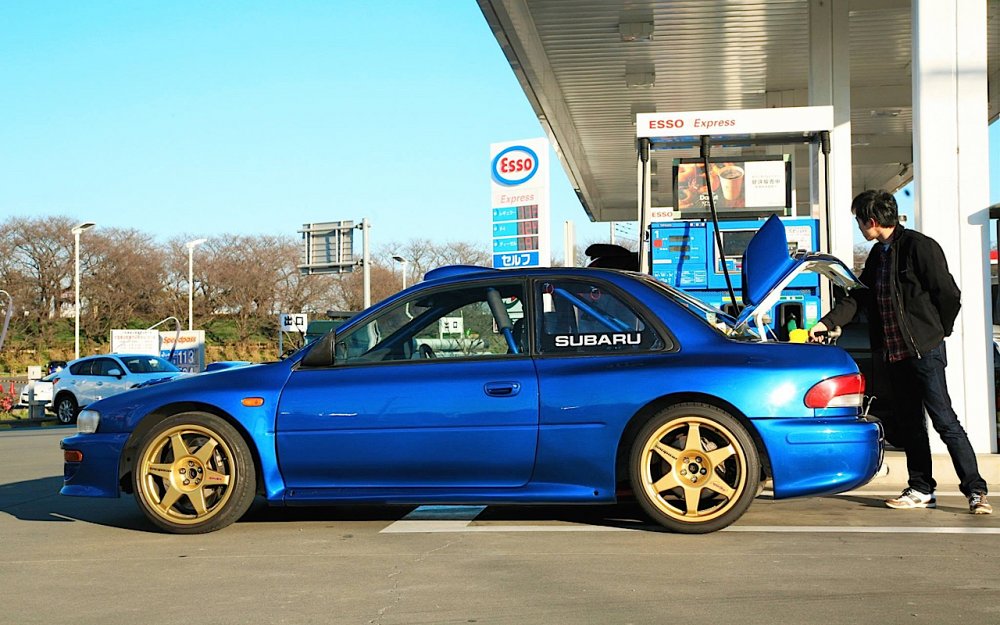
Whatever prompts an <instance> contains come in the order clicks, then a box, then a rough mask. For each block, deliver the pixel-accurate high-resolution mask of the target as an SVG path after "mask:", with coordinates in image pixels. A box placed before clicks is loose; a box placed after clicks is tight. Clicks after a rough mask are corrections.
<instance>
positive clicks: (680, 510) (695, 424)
mask: <svg viewBox="0 0 1000 625" xmlns="http://www.w3.org/2000/svg"><path fill="white" fill-rule="evenodd" d="M629 474H630V475H629V477H630V480H631V482H632V490H633V491H634V493H635V497H636V499H637V500H638V501H639V504H640V505H641V506H642V508H643V510H644V511H645V512H646V514H648V515H649V516H650V517H651V518H652V519H653V520H655V521H656V522H657V523H659V524H661V525H663V526H664V527H666V528H667V529H669V530H672V531H674V532H679V533H682V534H706V533H708V532H714V531H717V530H720V529H722V528H724V527H726V526H728V525H730V524H731V523H733V522H734V521H736V520H737V519H739V518H740V517H741V516H743V513H744V512H745V511H746V509H747V508H748V507H749V506H750V504H751V502H753V499H754V497H755V496H756V494H757V486H758V485H759V483H760V459H759V458H758V455H757V448H756V447H755V446H754V443H753V439H751V438H750V434H749V433H748V432H747V430H746V428H744V427H743V425H742V424H741V423H740V422H739V421H737V420H736V419H735V418H733V417H732V416H731V415H729V414H727V413H725V412H723V411H722V410H719V409H718V408H715V407H714V406H709V405H708V404H697V403H685V404H678V405H676V406H671V407H670V408H667V409H665V410H662V411H660V412H659V413H657V414H656V415H655V416H653V417H652V418H651V419H650V420H649V421H648V422H647V423H646V425H645V426H643V428H642V429H641V430H640V431H639V434H638V435H637V436H636V439H635V442H634V443H633V445H632V452H631V454H630V455H629Z"/></svg>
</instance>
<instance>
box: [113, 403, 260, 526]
mask: <svg viewBox="0 0 1000 625" xmlns="http://www.w3.org/2000/svg"><path fill="white" fill-rule="evenodd" d="M132 482H133V486H134V489H133V490H134V492H135V498H136V501H137V502H138V504H139V508H140V509H141V510H142V511H143V513H144V514H145V515H146V517H147V518H148V519H149V520H150V521H152V523H153V524H154V525H156V526H157V527H158V528H160V529H161V530H163V531H166V532H170V533H173V534H203V533H207V532H214V531H215V530H218V529H222V528H223V527H226V526H227V525H230V524H232V523H233V522H235V521H236V520H237V519H239V518H240V517H241V516H243V514H244V513H246V511H247V509H249V507H250V504H251V503H253V498H254V492H255V491H256V475H255V473H254V465H253V460H252V458H251V457H250V449H249V447H248V446H247V444H246V441H244V440H243V437H242V436H240V433H239V432H237V431H236V429H235V428H234V427H233V426H232V425H230V424H229V423H228V422H227V421H225V420H224V419H222V418H220V417H217V416H215V415H213V414H208V413H204V412H188V413H183V414H178V415H174V416H172V417H168V418H166V419H164V420H163V421H161V422H160V423H158V424H157V425H156V426H155V427H154V428H153V429H152V430H150V432H149V433H148V434H146V436H145V437H144V438H143V440H142V442H141V443H140V445H139V451H138V453H137V454H136V460H135V464H134V465H133V467H132Z"/></svg>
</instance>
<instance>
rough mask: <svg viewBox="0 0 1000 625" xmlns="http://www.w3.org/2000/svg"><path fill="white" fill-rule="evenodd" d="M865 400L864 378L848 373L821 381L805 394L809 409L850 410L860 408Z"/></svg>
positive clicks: (857, 374)
mask: <svg viewBox="0 0 1000 625" xmlns="http://www.w3.org/2000/svg"><path fill="white" fill-rule="evenodd" d="M864 399H865V376H863V375H861V374H860V373H848V374H847V375H838V376H836V377H833V378H829V379H826V380H823V381H822V382H820V383H819V384H817V385H815V386H813V387H812V388H811V389H809V392H808V393H806V398H805V402H806V406H808V407H809V408H850V407H852V406H861V405H863V403H864Z"/></svg>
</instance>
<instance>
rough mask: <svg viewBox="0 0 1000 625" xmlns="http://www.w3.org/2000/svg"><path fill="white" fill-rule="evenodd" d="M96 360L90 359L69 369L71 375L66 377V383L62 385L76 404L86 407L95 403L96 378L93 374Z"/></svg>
mask: <svg viewBox="0 0 1000 625" xmlns="http://www.w3.org/2000/svg"><path fill="white" fill-rule="evenodd" d="M96 360H97V359H95V358H90V359H87V360H80V361H78V362H75V363H73V364H72V365H71V366H70V368H69V372H70V375H68V376H66V377H65V382H64V383H63V385H62V386H64V388H65V389H66V390H67V391H69V392H70V393H72V394H73V396H74V397H75V398H76V403H77V404H78V405H80V406H86V405H87V404H89V403H91V402H92V401H94V395H95V394H96V386H95V385H94V383H95V382H96V376H94V375H93V373H92V372H93V367H94V363H95V362H96Z"/></svg>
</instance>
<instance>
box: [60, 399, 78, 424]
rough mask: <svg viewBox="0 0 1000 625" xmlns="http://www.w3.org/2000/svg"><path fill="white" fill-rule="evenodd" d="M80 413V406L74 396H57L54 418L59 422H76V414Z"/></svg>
mask: <svg viewBox="0 0 1000 625" xmlns="http://www.w3.org/2000/svg"><path fill="white" fill-rule="evenodd" d="M78 414H80V406H79V405H77V403H76V398H75V397H73V396H72V395H69V394H65V395H61V396H60V397H59V401H58V402H56V418H58V419H59V423H63V424H65V425H69V424H71V423H75V422H76V415H78Z"/></svg>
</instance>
